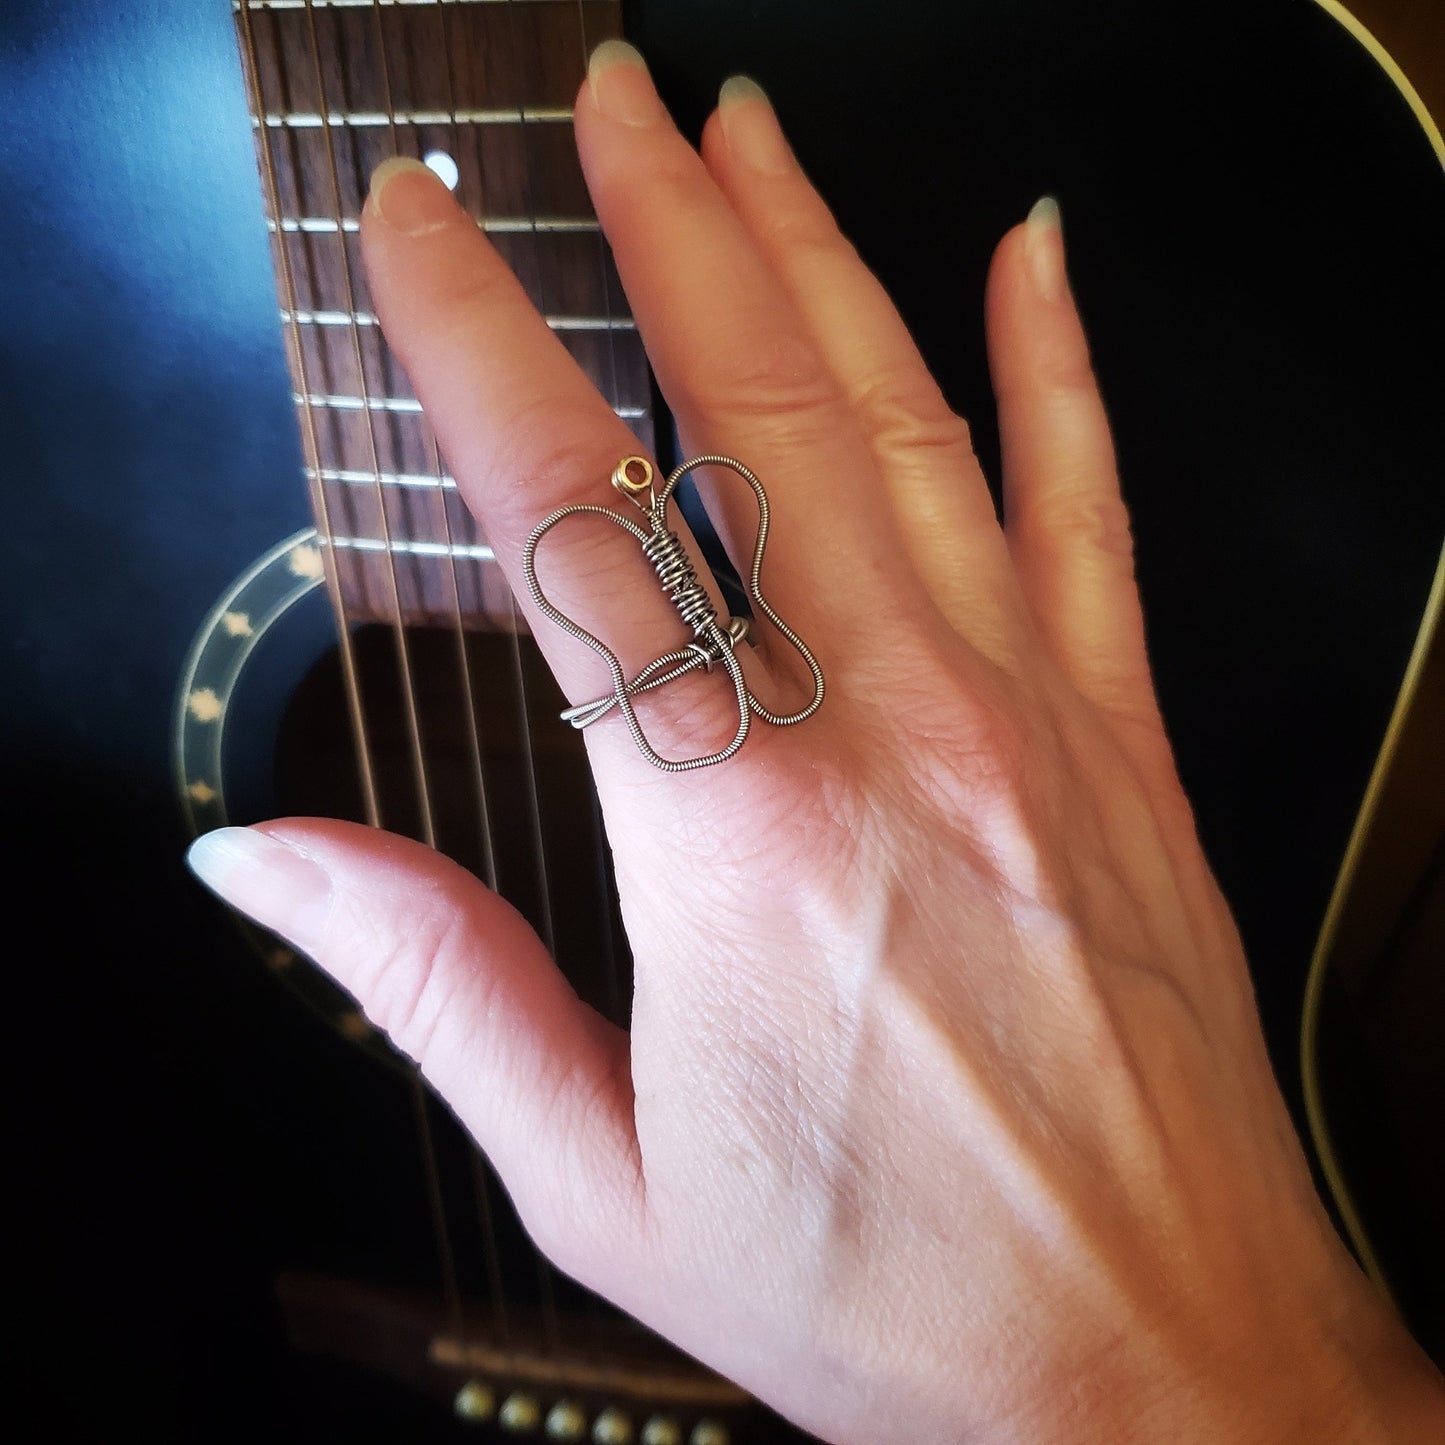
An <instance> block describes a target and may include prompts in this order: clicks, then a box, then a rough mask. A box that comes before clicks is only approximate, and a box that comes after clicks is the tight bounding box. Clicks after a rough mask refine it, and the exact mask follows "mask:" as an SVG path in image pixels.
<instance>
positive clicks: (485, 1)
mask: <svg viewBox="0 0 1445 1445" xmlns="http://www.w3.org/2000/svg"><path fill="white" fill-rule="evenodd" d="M375 3H377V4H379V5H380V7H381V8H382V9H383V10H390V9H393V8H407V7H415V8H417V9H421V8H423V7H427V6H446V5H507V4H510V3H512V0H375ZM517 3H519V4H522V5H570V4H571V3H572V0H517ZM372 4H373V0H311V6H312V8H314V9H316V10H361V9H370V8H371V7H372ZM306 8H307V0H246V3H245V4H242V3H241V0H231V9H232V10H235V11H240V10H253V11H254V10H305V9H306Z"/></svg>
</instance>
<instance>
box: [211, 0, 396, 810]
mask: <svg viewBox="0 0 1445 1445" xmlns="http://www.w3.org/2000/svg"><path fill="white" fill-rule="evenodd" d="M269 13H270V15H271V21H270V24H271V30H272V37H271V40H272V48H273V52H274V54H275V56H276V79H277V85H278V89H280V90H281V91H282V92H283V93H282V94H281V96H280V99H281V102H282V108H283V109H285V108H286V99H287V98H286V96H285V94H284V89H285V82H284V73H285V71H284V66H283V65H282V64H281V59H280V57H281V41H280V36H279V33H278V32H277V28H276V27H277V20H276V12H275V11H274V10H273V11H270V12H269ZM236 15H237V19H238V21H239V23H240V28H241V38H242V45H243V50H244V54H245V57H246V62H247V65H248V66H249V68H250V72H251V84H252V87H253V90H254V94H255V99H256V116H257V122H258V124H257V127H256V134H257V137H258V141H257V149H258V151H259V153H260V158H261V171H262V177H263V180H264V183H265V187H266V205H267V207H268V208H269V210H270V212H271V216H272V219H273V220H274V222H275V225H276V233H275V243H274V244H275V247H276V261H277V273H278V275H279V276H280V278H281V289H282V295H283V297H284V299H285V303H286V313H287V316H288V317H289V318H290V319H289V324H288V325H287V328H286V332H285V335H286V337H287V340H288V341H289V342H290V350H291V357H292V363H293V365H294V367H295V376H296V379H297V382H298V384H299V386H300V388H301V406H300V413H301V430H302V435H303V439H304V443H305V448H306V451H307V452H308V453H309V455H310V459H311V466H312V469H313V472H314V476H313V478H312V482H311V491H312V497H313V502H314V509H315V515H316V519H317V520H318V521H319V522H320V524H321V547H320V552H321V558H322V574H323V576H324V577H325V580H326V591H327V595H328V597H329V598H330V600H331V608H332V614H333V616H335V618H336V619H337V624H338V626H337V631H338V635H339V644H340V647H339V651H340V656H341V675H342V681H343V686H344V689H345V692H346V705H347V712H348V714H349V716H350V720H351V730H352V737H353V738H354V739H355V742H356V758H357V772H358V774H359V779H358V780H359V782H360V784H361V796H362V805H363V810H364V812H365V815H366V820H367V822H369V823H370V824H371V825H372V826H373V827H378V826H380V821H381V809H380V806H379V803H378V800H377V791H376V767H375V762H374V759H373V756H372V751H371V738H370V734H369V732H368V730H367V726H366V714H365V710H364V708H363V707H362V702H361V681H360V675H359V671H358V666H357V658H356V652H355V649H354V647H353V646H352V641H351V634H350V632H349V631H348V630H347V628H346V626H345V620H344V619H345V604H344V601H343V597H342V586H341V567H340V558H339V557H338V556H337V554H336V551H335V549H334V548H333V547H331V546H330V545H328V544H329V541H330V539H331V537H332V536H333V535H334V531H335V529H334V528H333V526H332V522H331V507H330V502H329V499H328V498H327V495H326V484H325V482H324V481H323V480H322V478H321V462H322V458H321V446H320V438H319V435H318V432H317V427H316V414H315V411H314V410H313V408H312V406H311V402H310V400H309V398H310V396H311V394H312V389H311V386H310V383H309V382H308V380H307V367H306V351H305V347H304V346H303V344H302V340H301V324H300V322H299V321H298V320H297V311H298V307H297V299H296V298H297V289H296V277H295V273H294V271H293V268H292V265H291V253H290V250H289V248H288V246H287V241H286V233H285V232H284V231H283V230H282V228H281V217H282V215H283V214H284V212H283V211H282V207H281V185H280V180H279V178H278V175H277V167H276V157H275V155H274V154H273V152H272V149H271V136H270V131H269V129H268V127H267V126H266V124H265V115H266V97H265V94H264V85H263V79H262V74H261V64H260V57H259V53H258V48H257V45H256V35H255V31H254V29H253V27H252V23H251V7H250V6H248V5H241V6H239V7H238V9H237V11H236ZM288 143H291V144H292V145H293V149H294V140H290V139H288ZM292 161H293V164H292V174H293V175H294V176H299V175H300V168H299V167H298V166H296V165H295V163H294V162H295V156H294V154H293V157H292ZM304 246H305V242H304V238H303V249H304Z"/></svg>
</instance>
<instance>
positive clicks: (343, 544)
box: [322, 537, 497, 562]
mask: <svg viewBox="0 0 1445 1445" xmlns="http://www.w3.org/2000/svg"><path fill="white" fill-rule="evenodd" d="M322 541H323V543H324V545H325V546H328V547H336V548H339V549H340V550H341V551H343V552H385V553H389V554H390V555H391V556H393V557H465V558H467V559H468V560H470V561H473V562H495V561H496V560H497V554H496V553H495V552H493V551H492V549H491V548H490V547H488V546H487V545H486V543H484V542H418V541H415V540H413V539H410V538H408V539H406V540H405V541H398V540H397V539H396V538H394V537H393V538H392V539H391V540H389V541H383V539H382V538H380V537H326V538H324V539H322Z"/></svg>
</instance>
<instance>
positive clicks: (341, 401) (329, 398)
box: [291, 392, 647, 476]
mask: <svg viewBox="0 0 1445 1445" xmlns="http://www.w3.org/2000/svg"><path fill="white" fill-rule="evenodd" d="M291 399H292V401H294V402H297V403H298V404H299V403H301V402H304V403H305V404H306V405H307V406H313V407H316V408H318V409H319V410H328V411H370V412H392V413H401V414H403V415H407V416H420V415H421V414H422V405H421V402H419V401H418V400H417V399H416V398H415V397H412V396H338V395H334V394H323V393H321V392H311V393H308V394H307V395H305V396H302V395H301V394H300V393H299V392H292V394H291ZM612 410H613V411H614V412H615V413H616V414H617V415H618V416H619V417H621V418H622V419H623V420H624V421H636V420H637V419H639V418H641V417H645V416H646V415H647V408H646V407H644V406H614V407H613V408H612ZM380 473H381V464H380V461H378V462H377V468H376V471H375V472H374V473H371V474H370V475H377V476H379V475H380Z"/></svg>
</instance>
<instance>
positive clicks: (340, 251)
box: [233, 0, 653, 626]
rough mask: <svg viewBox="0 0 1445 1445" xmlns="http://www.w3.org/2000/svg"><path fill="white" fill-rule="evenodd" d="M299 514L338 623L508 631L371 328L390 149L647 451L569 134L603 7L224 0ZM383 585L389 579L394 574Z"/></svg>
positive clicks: (499, 593) (475, 1)
mask: <svg viewBox="0 0 1445 1445" xmlns="http://www.w3.org/2000/svg"><path fill="white" fill-rule="evenodd" d="M233 8H234V10H235V17H236V27H237V37H238V40H239V44H240V49H241V55H242V61H243V65H244V68H245V72H246V84H247V92H248V95H249V100H250V107H251V116H252V124H253V128H254V131H255V136H256V147H257V157H258V162H259V166H260V171H261V180H262V187H263V196H264V202H265V210H266V220H267V226H268V228H269V230H270V232H271V242H272V252H273V258H274V261H275V267H276V280H277V292H278V296H279V298H280V306H281V319H282V322H283V325H284V329H285V334H286V340H287V357H288V362H289V366H290V370H291V376H292V385H293V394H294V399H295V402H296V408H297V417H298V421H299V423H300V429H301V437H302V443H303V452H304V455H305V463H306V473H307V480H308V483H309V489H310V497H311V507H312V513H313V516H314V518H315V522H316V526H317V530H318V533H319V534H320V537H321V539H322V541H323V544H324V552H325V554H326V556H327V559H328V566H329V567H330V568H331V569H332V571H333V576H334V580H335V584H336V586H335V588H334V596H335V597H336V599H337V602H338V605H339V607H340V609H341V612H342V620H343V622H356V621H365V620H373V619H374V620H390V621H396V620H397V619H398V611H399V612H400V615H401V618H402V619H404V620H406V621H407V622H427V621H445V622H447V623H454V622H455V621H456V618H457V615H458V612H460V614H461V616H462V618H463V619H464V621H465V623H466V625H468V626H489V625H495V624H497V623H502V624H503V625H511V617H512V612H511V606H510V602H509V600H508V596H507V592H506V587H505V583H504V582H503V581H502V579H501V576H500V573H499V572H498V570H497V569H496V567H495V566H494V565H493V564H492V563H491V559H490V551H489V549H488V548H487V544H486V539H485V537H484V536H483V535H482V534H481V532H480V530H479V529H478V527H477V525H476V523H475V522H474V521H473V520H472V518H471V516H470V515H469V514H468V512H467V510H466V507H465V506H464V505H463V503H462V501H461V498H460V497H459V495H458V494H457V491H456V487H455V483H454V481H453V480H452V478H451V477H450V475H449V474H448V472H447V469H446V465H445V461H444V459H443V458H442V457H441V456H440V455H439V453H438V451H437V448H436V444H435V442H434V440H433V439H432V435H431V432H430V429H429V428H428V426H427V424H426V421H425V418H424V416H423V414H422V411H421V405H420V403H419V402H418V401H417V399H416V396H415V394H414V392H413V390H412V388H411V384H410V382H409V381H408V380H407V378H406V375H405V374H404V372H403V371H402V369H401V367H400V366H399V365H398V364H397V362H396V361H395V359H394V358H393V357H392V356H391V354H390V353H389V351H388V350H387V347H386V345H385V342H384V341H383V339H382V336H381V332H380V329H379V327H378V326H377V323H376V317H375V314H374V312H373V311H372V309H371V301H370V297H369V295H368V292H367V286H366V277H365V273H364V271H363V268H362V265H361V258H360V246H359V244H358V218H359V215H360V211H361V206H362V203H363V201H364V200H365V197H366V188H367V180H368V177H369V176H370V174H371V171H372V170H373V169H374V168H375V166H376V165H378V164H379V163H380V162H381V161H382V160H384V159H386V158H387V157H388V156H392V155H407V156H413V157H417V158H437V159H434V160H431V161H430V163H432V164H433V165H434V167H435V168H437V169H439V170H440V171H442V172H445V171H446V170H447V169H448V166H447V161H446V160H445V159H441V158H450V160H451V162H452V163H453V164H454V166H455V170H456V174H457V182H456V186H455V190H456V194H457V197H458V199H459V200H460V202H461V203H462V205H463V206H464V207H465V208H466V209H467V210H468V211H469V212H470V213H471V214H472V215H474V216H476V217H477V220H478V223H479V224H480V225H481V226H482V227H483V228H484V229H485V230H486V232H487V234H488V236H489V238H490V239H491V241H492V242H493V244H494V245H495V246H496V247H497V249H498V251H499V252H500V253H501V254H502V255H503V257H505V259H506V260H507V261H508V262H509V264H510V265H511V266H512V268H513V269H514V270H515V272H516V274H517V276H518V277H519V278H520V280H521V281H522V284H523V285H524V286H525V287H526V289H527V291H528V293H529V294H530V296H531V297H532V300H533V301H534V303H535V304H536V306H537V308H538V310H539V311H540V312H542V314H543V315H544V316H546V317H547V319H548V321H549V323H550V324H551V326H552V327H553V329H554V330H555V332H556V333H557V335H558V336H559V337H560V338H561V340H562V341H563V343H564V344H565V345H566V347H567V349H568V350H569V351H570V352H571V353H572V355H573V356H574V357H576V359H577V360H578V362H579V363H580V364H581V365H582V367H583V368H584V369H585V370H586V371H587V373H588V374H589V375H590V376H591V377H592V378H593V380H594V381H595V383H596V384H597V387H598V390H599V391H600V392H601V394H602V395H603V396H604V397H605V398H606V399H607V400H608V401H610V402H611V403H612V405H613V407H614V408H615V409H616V411H617V412H618V413H619V415H621V416H622V417H623V418H624V419H625V420H626V421H627V422H628V424H629V425H630V426H631V427H632V428H633V429H634V431H636V433H637V435H638V437H639V439H640V441H641V442H642V444H643V446H644V447H647V448H650V447H651V444H652V440H653V436H652V418H651V412H650V406H651V401H650V390H649V384H648V376H647V368H646V361H645V358H644V355H643V351H642V347H641V343H640V341H639V339H638V336H637V332H636V329H635V328H634V326H633V323H632V321H631V318H630V316H629V313H628V310H627V303H626V300H625V298H624V297H623V295H622V290H621V287H620V285H619V284H618V281H617V276H616V272H615V270H614V268H613V264H612V259H611V256H610V253H609V252H608V249H607V246H606V243H605V241H604V240H603V238H602V236H601V233H600V231H599V229H598V225H597V221H596V217H595V215H594V213H593V210H592V206H591V203H590V201H589V199H588V196H587V191H586V187H585V185H584V184H583V180H582V175H581V169H580V167H579V165H578V162H577V157H576V152H575V150H574V147H573V142H572V126H571V114H572V109H571V108H572V102H573V98H574V97H575V95H576V91H577V86H578V84H579V82H580V79H581V77H582V75H583V73H584V72H585V69H586V57H587V54H588V52H589V51H590V50H591V48H592V47H594V46H595V45H597V44H598V43H599V42H600V41H602V40H604V39H606V38H608V37H609V36H613V35H617V34H619V33H620V29H621V16H620V10H621V7H620V4H619V3H618V0H236V3H234V5H233ZM393 579H394V581H393Z"/></svg>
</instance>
